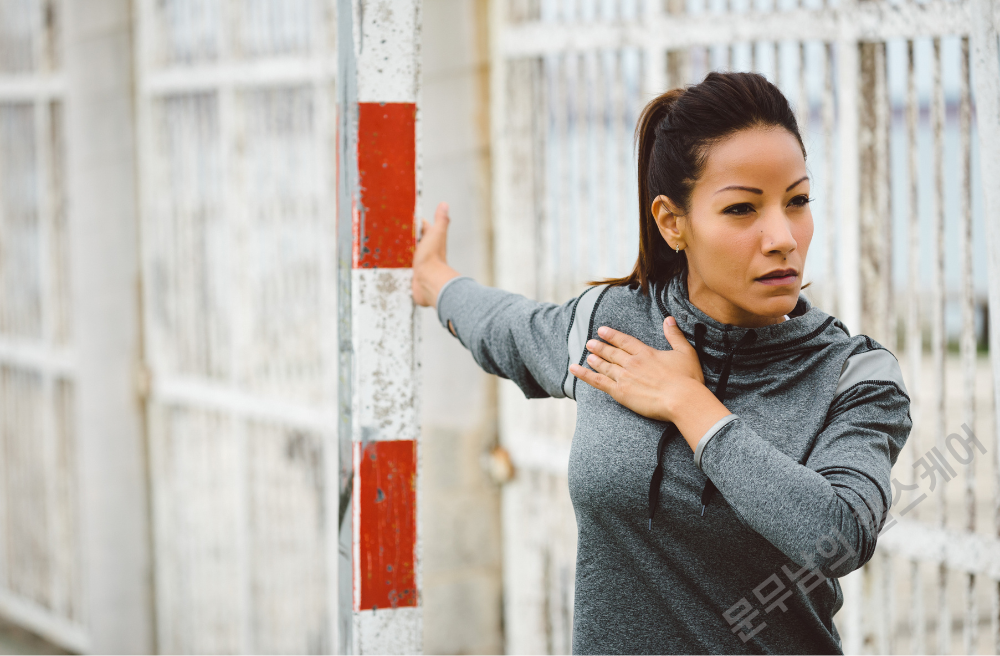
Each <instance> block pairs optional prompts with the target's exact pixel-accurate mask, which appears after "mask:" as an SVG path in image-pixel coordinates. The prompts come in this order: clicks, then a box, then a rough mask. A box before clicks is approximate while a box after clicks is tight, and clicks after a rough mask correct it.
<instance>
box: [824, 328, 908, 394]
mask: <svg viewBox="0 0 1000 656" xmlns="http://www.w3.org/2000/svg"><path fill="white" fill-rule="evenodd" d="M846 346H847V347H848V348H847V349H845V350H846V351H847V354H846V355H847V357H846V358H845V359H844V364H843V366H842V367H841V371H840V379H839V380H838V381H837V390H836V392H835V393H834V398H835V399H836V398H837V397H839V396H840V395H841V394H844V393H845V392H847V391H848V390H850V389H851V388H853V387H855V386H857V385H859V384H862V383H875V384H882V385H892V386H895V387H897V388H898V389H899V391H900V392H902V393H903V395H904V396H906V397H907V398H909V394H908V393H907V391H906V384H905V383H904V382H903V372H902V370H901V369H900V366H899V361H898V360H897V359H896V356H895V355H893V354H892V352H891V351H890V350H889V349H887V348H885V347H884V346H882V345H881V344H879V343H878V342H877V341H875V340H874V339H872V338H871V337H869V336H868V335H854V336H853V337H850V338H849V339H848V340H847V344H846Z"/></svg>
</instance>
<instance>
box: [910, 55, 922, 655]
mask: <svg viewBox="0 0 1000 656" xmlns="http://www.w3.org/2000/svg"><path fill="white" fill-rule="evenodd" d="M906 86H907V112H906V118H907V122H906V127H907V153H908V155H909V196H910V198H909V201H910V202H909V205H910V206H909V249H908V257H909V271H908V272H909V275H908V276H907V278H908V280H909V289H908V292H909V293H908V294H907V321H906V329H907V332H906V352H907V360H908V364H909V373H910V380H909V381H907V386H906V387H907V390H909V392H910V416H911V417H912V419H913V427H912V429H911V430H910V440H909V441H910V442H911V443H915V445H914V446H911V451H912V450H913V449H914V448H919V446H918V445H919V438H920V428H921V421H920V407H921V406H920V397H921V396H922V394H921V392H920V378H921V375H920V368H921V361H922V355H923V353H922V349H923V345H922V335H921V333H922V331H921V325H920V293H921V285H920V216H919V214H918V207H919V180H920V153H919V151H918V150H917V126H918V122H919V118H920V105H919V98H918V97H917V80H916V61H915V57H914V51H913V41H912V40H910V41H907V77H906ZM910 597H911V599H910V601H911V613H910V651H911V652H912V653H914V654H921V653H923V646H924V641H923V631H924V617H923V586H922V584H921V579H920V563H919V562H917V561H910Z"/></svg>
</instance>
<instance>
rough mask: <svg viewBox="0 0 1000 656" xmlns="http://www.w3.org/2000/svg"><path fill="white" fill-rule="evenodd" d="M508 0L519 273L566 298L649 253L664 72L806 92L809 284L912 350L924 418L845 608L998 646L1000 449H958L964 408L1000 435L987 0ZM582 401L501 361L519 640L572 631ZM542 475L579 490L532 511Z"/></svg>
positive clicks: (499, 37)
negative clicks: (646, 203)
mask: <svg viewBox="0 0 1000 656" xmlns="http://www.w3.org/2000/svg"><path fill="white" fill-rule="evenodd" d="M497 5H498V6H497V8H496V9H495V12H494V15H493V29H494V32H493V34H494V42H495V50H494V58H495V61H494V66H493V67H492V71H493V85H494V86H493V103H494V105H493V108H492V111H491V115H492V117H493V121H494V123H493V134H494V146H493V148H494V151H493V152H494V184H495V189H494V198H495V199H496V200H495V212H496V215H495V219H494V230H495V234H496V238H497V239H496V247H497V257H496V261H497V263H498V264H497V284H498V285H499V286H502V287H504V288H507V289H511V290H514V291H517V292H520V293H523V294H526V295H528V296H531V297H534V298H538V299H541V300H547V301H554V302H560V303H561V302H564V301H566V300H568V299H570V298H572V296H574V295H576V294H578V293H579V292H581V291H582V290H583V289H584V287H585V284H586V282H587V281H588V280H593V279H595V278H601V277H610V276H621V275H625V274H626V273H628V271H629V270H630V268H631V265H632V263H633V262H634V258H635V255H636V249H637V245H638V239H637V235H638V207H637V206H636V186H635V185H636V183H635V176H636V169H635V166H636V164H635V159H634V154H633V150H632V143H631V137H632V133H633V130H634V128H635V121H636V118H637V115H638V112H639V110H640V109H641V108H642V106H643V105H644V104H645V103H646V102H648V101H649V100H650V99H651V98H652V97H653V96H655V95H656V94H659V93H662V92H663V91H665V90H667V89H669V88H673V87H677V86H682V85H684V84H689V83H694V82H698V81H700V80H701V79H702V78H703V77H704V76H705V74H706V73H707V72H708V71H710V70H746V71H756V72H759V73H761V74H763V75H765V76H766V77H767V78H768V79H770V80H771V81H772V82H774V83H775V84H777V85H778V86H779V87H780V88H781V89H782V91H783V92H784V93H785V95H786V97H788V98H789V100H790V102H791V103H792V105H793V108H794V110H795V112H796V115H797V117H798V119H799V127H800V130H801V131H802V133H803V138H804V140H805V145H806V148H807V151H808V158H807V160H806V164H807V168H808V171H809V175H810V177H811V187H812V192H811V195H812V196H813V197H814V198H815V203H814V204H812V205H811V207H812V208H813V217H814V220H815V233H814V236H813V241H812V244H811V247H810V252H809V258H808V263H807V266H806V271H805V272H804V280H805V282H810V283H812V284H811V286H810V287H809V288H808V289H806V290H805V291H804V293H805V294H806V295H807V296H809V298H810V300H811V301H812V302H813V303H814V304H815V305H817V306H819V307H820V308H822V309H823V310H825V311H827V312H829V313H831V314H834V315H836V316H838V317H839V318H840V319H842V320H843V321H844V322H845V323H846V324H847V325H848V327H849V328H850V329H851V331H852V333H864V334H867V335H869V336H871V337H872V338H874V339H876V340H877V341H879V342H880V343H881V344H882V345H884V346H886V347H887V348H889V349H890V350H892V351H893V353H894V354H895V355H896V356H897V358H898V359H899V360H900V363H901V365H902V367H903V370H904V375H905V381H906V385H907V388H908V390H909V392H910V394H911V396H912V405H911V414H912V416H913V420H914V428H913V431H912V433H911V436H910V439H909V442H908V444H907V447H906V449H905V450H904V451H903V453H902V454H901V455H900V457H899V460H898V462H897V465H896V467H895V468H894V469H893V479H894V484H893V485H894V490H893V504H894V505H893V508H892V513H893V515H892V517H891V518H888V519H887V520H886V528H884V529H883V531H882V534H881V536H880V541H879V547H878V549H877V551H876V554H875V556H874V558H873V559H872V560H871V561H870V562H869V563H868V564H866V565H865V566H864V567H863V568H862V569H861V570H860V571H859V572H857V573H855V574H852V575H851V576H849V577H845V579H844V580H843V587H844V590H845V594H846V597H847V599H846V602H845V605H844V607H843V609H842V610H841V611H840V613H838V615H837V617H836V618H835V621H836V623H837V626H838V629H839V630H840V632H841V635H842V636H843V637H844V648H845V650H847V651H848V652H866V653H894V652H915V653H920V652H922V651H925V650H932V651H936V652H941V653H948V652H952V651H954V652H958V653H962V652H986V653H995V651H996V650H997V649H998V642H997V636H998V626H997V620H996V618H997V616H998V612H1000V606H998V599H1000V596H998V586H997V581H998V577H1000V569H998V567H997V565H998V564H1000V560H998V559H1000V541H998V540H997V539H996V536H997V530H998V524H997V520H996V519H995V515H996V511H995V502H994V499H995V498H997V490H998V480H1000V479H998V473H997V466H996V462H997V459H996V456H995V455H993V454H992V453H990V454H989V455H984V454H983V453H981V452H979V451H977V452H976V457H975V458H974V459H973V460H968V459H967V458H966V456H965V454H964V452H963V453H962V458H963V459H964V460H963V461H956V460H954V458H953V456H952V452H951V451H948V450H947V447H948V445H949V444H950V445H951V446H952V447H955V445H956V444H957V442H955V439H957V437H963V438H964V437H965V436H966V432H965V429H964V428H963V424H964V425H966V426H967V427H968V430H969V431H971V432H974V434H975V435H977V436H979V437H980V438H981V441H982V443H983V444H984V445H985V447H986V448H987V449H993V448H994V447H995V446H996V440H995V438H994V437H993V436H994V435H995V425H994V421H995V420H994V412H993V403H992V402H991V400H990V398H991V397H990V394H991V393H992V388H993V382H992V381H993V379H994V378H993V377H994V372H992V371H991V368H990V366H989V365H988V363H987V360H986V357H985V356H986V350H987V345H986V343H985V334H986V307H985V295H986V292H987V288H988V285H987V273H986V260H987V257H986V246H985V241H986V239H985V237H986V235H985V226H986V222H985V220H984V218H983V213H982V211H981V210H980V209H979V208H981V207H982V199H981V193H982V188H983V181H981V180H980V179H979V177H978V166H977V164H976V162H977V161H978V157H979V153H980V152H982V151H981V149H983V148H994V149H996V148H1000V144H982V143H980V142H979V138H978V136H977V135H978V133H977V128H976V121H977V116H976V94H975V92H974V90H975V89H976V88H977V87H976V80H974V79H972V76H971V75H970V66H971V64H970V46H969V35H970V32H971V27H972V25H971V22H970V19H969V16H970V5H969V4H968V3H967V2H964V1H960V0H944V1H940V2H882V1H877V0H868V1H864V2H852V1H850V0H826V1H824V0H687V1H685V2H681V1H679V0H668V1H667V2H660V1H659V0H648V1H642V2H640V1H630V0H606V1H600V0H589V1H588V0H580V1H570V0H507V1H506V2H500V3H497ZM993 34H994V38H995V32H993ZM994 52H995V50H994ZM994 284H1000V283H997V282H996V281H994ZM574 410H575V408H574V407H573V404H572V403H570V402H567V401H532V402H530V403H529V402H527V401H526V400H525V399H523V398H522V395H521V394H520V393H519V392H518V390H516V389H515V388H513V386H512V385H510V384H505V383H502V384H501V389H500V420H501V436H502V441H503V443H504V444H505V445H506V446H507V448H508V449H509V450H510V452H511V456H512V458H513V460H514V464H515V466H516V467H518V471H519V472H521V474H520V475H519V477H518V478H516V479H515V480H514V481H513V482H512V483H511V484H509V485H508V487H507V491H506V493H505V494H506V496H505V503H506V504H508V506H512V507H508V508H506V509H505V515H504V516H505V524H504V531H505V541H506V545H505V548H506V554H507V556H506V557H507V568H508V570H510V569H512V568H518V569H517V572H518V573H517V574H512V573H510V571H508V574H507V583H506V585H507V588H508V605H507V612H508V615H507V621H508V624H507V631H508V648H509V649H510V650H512V651H548V652H550V653H552V652H555V651H559V650H562V649H564V648H565V647H564V646H563V645H564V642H562V640H563V633H562V632H563V631H564V629H563V628H560V625H558V624H557V623H552V622H541V621H540V620H539V619H538V618H540V617H549V616H550V615H551V612H550V611H551V609H552V608H562V605H565V604H569V603H571V602H570V601H568V600H566V599H565V597H564V596H562V595H561V594H559V593H557V592H556V591H554V590H553V589H552V588H551V586H549V585H547V583H546V581H547V580H548V579H546V578H545V577H546V576H548V575H547V574H545V572H547V571H548V570H547V567H549V566H550V565H551V563H553V562H554V560H553V559H558V558H565V559H566V560H565V561H562V562H567V563H570V566H571V562H572V558H573V555H572V554H573V551H574V550H573V548H572V546H573V540H574V539H575V530H571V529H573V528H575V527H574V526H573V517H572V513H571V512H569V510H568V509H569V506H568V503H567V501H568V500H567V492H566V479H565V471H566V463H567V460H568V451H569V443H570V440H571V436H572V432H573V427H574V426H573V424H574V421H573V418H574V414H575V412H574ZM952 435H957V437H956V438H953V437H951V436H952ZM932 448H936V449H937V450H938V451H937V452H938V453H944V454H946V456H947V457H948V458H949V459H950V465H949V466H950V467H951V468H952V469H951V471H949V470H948V469H944V473H945V474H947V475H948V478H947V481H944V480H942V479H941V477H940V474H939V477H938V479H937V483H936V487H935V489H933V490H931V489H930V482H931V481H930V479H929V477H928V476H926V475H924V476H923V477H922V476H921V473H922V472H924V471H925V468H926V465H927V463H928V460H927V458H925V457H924V455H925V454H926V453H927V452H928V451H929V450H931V449H932ZM936 455H937V453H934V454H933V455H932V456H931V457H932V458H934V457H936ZM921 462H923V463H924V464H923V465H921V464H920V463H921ZM942 466H943V465H942ZM955 478H958V479H959V480H957V481H956V480H953V479H955ZM553 481H554V482H555V483H557V484H554V483H553ZM946 483H947V484H946ZM899 484H905V485H906V486H907V487H902V486H901V485H899ZM924 493H926V496H925V497H924V500H921V501H918V502H917V503H916V504H915V505H913V506H910V505H909V504H911V503H913V502H914V500H916V499H920V495H922V494H924ZM539 498H542V499H545V502H543V504H548V505H549V506H550V507H563V508H565V509H566V510H565V511H564V512H563V513H552V514H550V515H549V516H547V517H546V520H545V522H544V523H539V525H537V526H536V525H535V524H533V523H531V522H527V523H526V522H525V521H524V517H525V516H533V515H532V514H531V513H530V512H528V511H529V510H530V508H533V507H535V505H538V499H539ZM532 504H535V505H532ZM918 506H919V507H918ZM527 524H531V526H530V527H529V526H527ZM536 532H541V534H542V535H541V536H539V535H538V534H537V533H536ZM557 554H558V555H557ZM538 590H542V591H546V592H545V593H534V594H533V593H532V591H538ZM560 612H563V611H560ZM571 615H572V613H571V611H570V612H569V616H571Z"/></svg>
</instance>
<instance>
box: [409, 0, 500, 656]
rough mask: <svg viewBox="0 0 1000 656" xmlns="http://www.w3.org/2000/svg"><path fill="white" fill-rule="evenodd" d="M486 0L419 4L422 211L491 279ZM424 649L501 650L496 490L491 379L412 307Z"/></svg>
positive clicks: (455, 250) (461, 263) (457, 253)
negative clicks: (485, 460)
mask: <svg viewBox="0 0 1000 656" xmlns="http://www.w3.org/2000/svg"><path fill="white" fill-rule="evenodd" d="M487 6H488V2H487V1H486V0H425V1H424V3H423V35H422V59H423V62H422V65H423V85H422V97H421V98H420V107H421V121H422V125H421V139H422V143H421V147H422V180H423V185H422V195H421V201H420V206H419V211H420V214H421V216H423V217H426V218H428V219H431V218H432V217H433V213H434V208H435V207H436V205H437V203H438V202H440V201H442V200H444V201H447V202H448V203H449V204H450V206H451V217H452V226H451V230H450V233H451V234H450V235H449V243H448V256H449V261H450V263H451V265H452V266H454V267H455V268H456V269H458V270H459V271H460V272H461V273H463V274H465V275H470V276H473V277H474V278H476V280H478V281H480V282H483V283H485V284H490V283H491V282H492V279H491V275H492V260H491V253H492V246H491V241H490V195H489V180H490V174H489V173H490V172H489V139H488V136H489V117H488V113H487V112H488V107H489V98H488V88H489V79H488V78H489V69H488V47H487ZM419 323H420V327H421V329H422V330H421V333H422V337H421V339H422V342H421V345H420V358H421V363H422V388H421V389H422V426H423V434H422V438H423V449H424V450H423V453H424V456H423V458H424V460H423V465H424V470H423V477H422V485H423V489H422V494H423V498H422V507H421V521H422V522H423V554H424V560H423V567H424V572H423V575H424V579H423V580H424V604H425V605H424V609H425V615H424V618H425V619H424V622H425V624H424V651H425V652H426V653H500V652H502V651H503V644H504V643H503V634H502V617H501V608H502V584H501V555H502V554H501V547H500V545H501V534H500V496H499V489H498V487H497V486H496V485H495V484H494V483H492V482H491V481H490V479H489V477H488V476H487V474H486V473H485V471H484V470H483V468H482V467H481V466H480V461H481V456H482V454H483V453H485V452H487V451H489V449H490V448H491V447H492V446H493V444H494V443H495V440H496V419H495V407H496V381H495V380H493V379H492V378H491V377H490V376H488V375H486V374H485V373H483V372H482V371H481V370H480V369H479V368H478V367H477V366H476V364H475V363H474V362H473V360H472V358H471V356H470V355H469V353H468V351H466V350H465V349H464V348H463V347H462V345H461V344H459V342H458V341H457V340H455V339H454V338H453V337H451V336H450V335H449V334H447V332H446V331H445V330H444V329H443V328H442V327H441V326H440V324H438V322H437V316H436V314H435V312H434V311H433V310H432V309H421V310H420V312H419Z"/></svg>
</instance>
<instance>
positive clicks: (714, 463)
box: [438, 276, 911, 653]
mask: <svg viewBox="0 0 1000 656" xmlns="http://www.w3.org/2000/svg"><path fill="white" fill-rule="evenodd" d="M667 315H672V316H673V317H674V318H675V319H676V320H677V325H678V326H679V327H680V329H681V330H682V331H683V332H684V334H685V336H687V338H688V340H689V341H690V342H692V344H694V345H695V348H696V350H697V352H698V354H699V357H700V359H701V364H702V369H703V371H704V375H705V384H706V386H708V388H709V389H711V390H713V391H715V392H716V394H717V396H720V398H721V399H722V401H723V403H724V404H725V405H726V407H727V408H728V409H729V410H730V411H731V412H732V414H731V415H729V416H727V417H725V418H723V419H722V420H721V421H719V422H718V423H717V424H716V425H715V426H713V427H712V428H711V429H710V430H709V431H708V432H707V433H706V434H705V435H704V436H703V437H702V438H701V440H700V441H699V443H698V446H697V450H696V451H695V452H694V453H692V451H691V448H690V447H689V446H688V445H687V443H686V442H685V441H684V439H683V438H682V437H681V436H680V435H679V434H678V433H677V431H676V428H674V427H673V425H672V424H668V423H664V422H660V421H654V420H652V419H647V418H646V417H642V416H640V415H638V414H636V413H634V412H632V411H631V410H629V409H627V408H625V407H624V406H622V405H620V404H618V403H617V402H616V401H615V400H614V399H612V398H611V397H610V396H608V395H607V394H605V393H604V392H601V391H599V390H596V389H594V388H592V387H590V386H589V385H587V384H585V383H583V382H579V381H578V380H577V379H576V377H574V376H573V375H572V374H570V373H569V370H568V367H569V363H570V362H576V363H578V364H581V365H584V366H587V365H586V360H585V358H586V355H587V352H586V348H585V344H586V341H587V340H588V339H597V328H599V327H600V326H610V327H612V328H614V329H616V330H620V331H622V332H625V333H628V334H630V335H633V336H634V337H636V338H638V339H640V340H641V341H643V342H644V343H646V344H648V345H650V346H652V347H654V348H657V349H669V348H670V346H669V344H668V343H667V340H666V338H665V337H664V335H663V320H664V319H665V318H666V316H667ZM789 317H790V319H789V320H787V321H784V322H782V323H779V324H775V325H770V326H766V327H763V328H755V329H746V328H739V327H736V326H731V325H726V324H722V323H719V322H718V321H716V320H714V319H712V318H711V317H709V316H707V315H706V314H704V313H703V312H702V311H700V310H699V309H698V308H696V307H695V306H694V305H693V304H692V303H691V301H690V299H689V298H688V295H687V284H686V278H684V277H683V276H679V277H675V278H673V279H672V280H671V281H670V282H669V283H668V284H666V285H651V286H650V294H649V295H643V294H642V293H641V292H640V291H639V290H638V289H632V288H629V287H625V286H611V287H609V286H603V285H602V286H596V287H591V288H589V289H588V290H587V291H585V292H584V293H583V294H581V295H580V296H578V297H577V298H574V299H572V300H571V301H568V302H566V303H564V304H562V305H556V304H552V303H540V302H536V301H532V300H529V299H527V298H525V297H523V296H520V295H517V294H513V293H510V292H505V291H502V290H499V289H495V288H490V287H485V286H482V285H479V284H478V283H476V282H475V281H473V280H472V279H471V278H466V277H461V278H456V279H454V280H452V281H449V283H448V284H447V285H445V287H444V288H443V289H442V290H441V292H440V294H439V296H438V318H439V319H440V320H441V322H442V324H443V325H445V327H446V328H447V325H448V322H449V321H450V322H451V323H452V325H453V326H454V328H455V332H456V334H457V337H458V339H459V340H460V341H461V342H462V344H463V345H464V346H465V347H466V348H468V349H469V350H470V351H471V352H472V356H473V358H475V360H476V362H477V363H478V364H479V365H480V366H481V367H482V368H483V369H484V370H486V371H487V372H489V373H492V374H496V375H498V376H502V377H504V378H509V379H511V380H512V381H514V382H515V383H516V384H517V385H518V387H520V389H521V390H522V391H523V392H524V394H525V396H527V397H529V398H538V397H547V396H551V397H557V398H560V397H569V398H573V399H575V400H576V402H577V422H576V432H575V434H574V436H573V444H572V448H571V450H570V461H569V491H570V496H571V498H572V501H573V508H574V510H575V513H576V520H577V527H578V531H579V540H578V547H577V561H576V593H575V594H576V596H575V600H574V613H573V652H574V653H842V649H841V643H840V636H839V634H838V632H837V628H836V627H835V626H834V623H833V616H834V614H835V613H836V612H837V611H838V610H839V609H840V607H841V605H842V604H843V594H842V592H841V588H840V584H839V583H838V581H837V577H840V576H843V575H845V574H847V573H849V572H851V571H853V570H855V569H857V568H859V567H861V566H862V565H863V564H864V563H866V562H867V561H868V560H869V559H870V558H871V556H872V553H873V552H874V549H875V542H876V539H877V538H878V532H879V531H880V530H881V528H882V526H883V523H884V521H885V515H886V512H887V509H888V508H889V506H890V505H891V486H890V471H891V468H892V465H893V463H895V461H896V457H897V455H898V454H899V451H900V449H902V447H903V445H904V443H905V442H906V438H907V436H908V435H909V432H910V427H911V420H910V414H909V406H910V400H909V397H908V396H907V394H906V388H905V386H904V385H903V379H902V375H901V372H900V369H899V365H898V363H897V362H896V359H895V357H894V356H893V355H892V354H891V353H890V352H889V351H888V350H886V349H885V348H884V347H882V346H881V345H879V344H878V343H877V342H875V341H874V340H873V339H871V338H870V337H867V336H865V335H855V336H853V337H852V336H851V335H850V334H849V333H848V331H847V329H846V327H845V326H844V325H843V324H842V323H841V322H840V321H839V320H837V319H836V318H835V317H832V316H830V315H828V314H826V313H825V312H823V311H822V310H820V309H818V308H816V307H813V306H812V305H811V304H810V302H809V300H808V299H807V298H806V297H805V296H801V295H800V297H799V301H798V304H797V305H796V307H795V309H794V310H793V311H792V312H791V313H790V314H789Z"/></svg>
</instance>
